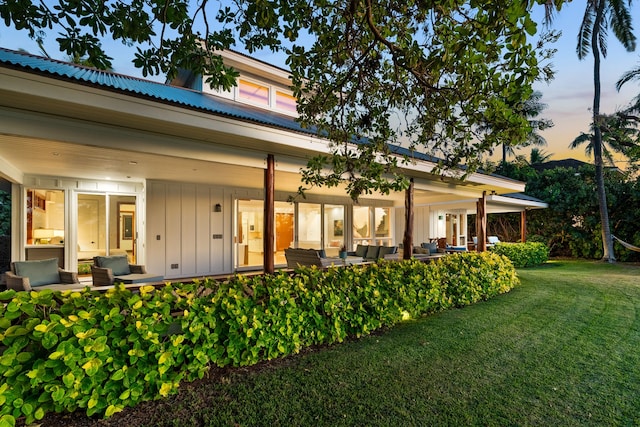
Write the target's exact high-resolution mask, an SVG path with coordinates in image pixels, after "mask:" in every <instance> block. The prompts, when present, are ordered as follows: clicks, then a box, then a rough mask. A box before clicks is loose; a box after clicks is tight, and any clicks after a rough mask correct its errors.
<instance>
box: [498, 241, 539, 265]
mask: <svg viewBox="0 0 640 427" xmlns="http://www.w3.org/2000/svg"><path fill="white" fill-rule="evenodd" d="M491 251H492V252H493V253H497V254H500V255H504V256H506V257H507V258H509V259H510V260H511V262H512V263H513V265H514V266H516V267H532V266H534V265H540V264H543V263H545V262H547V260H548V259H549V248H548V247H547V245H545V244H544V243H540V242H526V243H499V244H497V245H495V246H494V247H493V248H492V249H491Z"/></svg>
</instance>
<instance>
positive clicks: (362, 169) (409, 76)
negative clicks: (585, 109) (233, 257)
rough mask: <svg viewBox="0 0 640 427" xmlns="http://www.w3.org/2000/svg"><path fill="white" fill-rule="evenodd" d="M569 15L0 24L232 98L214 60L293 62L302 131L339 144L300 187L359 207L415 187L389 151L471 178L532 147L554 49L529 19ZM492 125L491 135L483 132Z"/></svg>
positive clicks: (316, 2) (528, 4)
mask: <svg viewBox="0 0 640 427" xmlns="http://www.w3.org/2000/svg"><path fill="white" fill-rule="evenodd" d="M562 3H563V0H532V1H525V0H521V1H513V2H501V1H459V0H458V1H436V2H430V3H424V2H422V1H415V0H410V1H406V0H405V1H397V0H388V1H385V2H374V1H372V0H343V1H339V2H326V1H325V0H313V1H308V0H293V1H291V0H286V1H285V0H272V1H264V0H236V1H234V2H233V3H229V4H225V3H218V2H211V1H208V0H198V1H192V2H189V1H187V0H131V1H127V2H125V1H116V2H102V1H97V0H59V1H58V2H55V3H54V2H51V3H47V2H33V1H25V0H4V1H3V2H2V3H0V16H1V17H2V19H3V20H4V21H5V24H6V25H8V26H14V27H15V28H17V29H21V30H25V31H28V32H29V34H30V35H31V36H32V37H34V38H36V39H41V38H42V37H44V36H45V35H46V34H47V33H48V32H50V31H57V32H58V38H57V39H56V40H57V41H58V43H59V45H60V47H61V49H62V50H63V51H65V52H66V53H67V55H70V56H72V57H87V58H88V60H89V61H90V62H91V63H92V64H94V65H96V66H98V67H102V68H108V67H110V66H111V58H110V57H109V56H108V55H107V53H106V52H105V51H104V49H103V48H102V45H101V38H105V37H108V36H110V37H112V38H113V39H115V40H120V41H122V42H123V43H125V44H128V45H136V46H137V53H136V55H135V59H134V63H135V65H136V66H137V67H139V68H140V69H141V70H142V73H143V74H144V75H147V74H158V73H164V74H167V75H168V77H169V78H171V77H172V76H174V75H175V74H176V73H177V71H178V70H179V69H180V68H186V69H191V70H194V71H195V72H197V73H200V74H202V75H206V76H210V77H209V80H208V82H209V83H210V84H211V85H213V86H218V87H223V88H225V89H229V88H230V87H231V86H232V85H233V84H235V77H237V73H236V72H235V71H233V70H231V69H229V68H227V67H225V66H224V65H223V64H222V61H221V59H220V57H219V56H217V55H216V53H215V51H216V50H220V49H226V48H229V47H232V46H234V45H235V44H237V45H240V46H242V47H244V48H245V49H247V50H248V51H249V52H254V51H256V50H258V49H265V48H266V49H272V50H278V51H282V52H284V53H285V54H286V56H287V65H288V66H289V67H290V70H291V74H292V77H293V89H294V92H295V95H296V97H298V99H299V113H300V120H301V122H302V123H303V124H304V125H306V126H309V127H313V128H315V129H317V131H318V132H319V133H320V134H321V135H322V136H326V137H328V138H329V139H330V140H331V141H333V143H334V145H333V147H332V150H331V153H330V154H331V155H328V156H321V157H318V158H315V159H313V160H312V161H311V162H310V164H309V167H308V168H307V170H306V171H305V173H304V175H303V180H304V181H305V183H306V185H329V186H332V185H338V184H344V183H346V184H347V185H348V188H347V189H348V192H349V193H350V194H351V196H352V197H354V198H357V197H358V196H359V195H360V194H363V193H369V192H372V191H380V192H383V193H387V192H389V191H392V190H398V189H403V188H406V186H407V185H408V182H407V180H406V178H405V177H404V176H403V175H402V174H400V173H397V169H396V167H397V166H399V165H400V164H401V163H402V162H405V161H411V159H410V158H403V157H399V156H397V154H396V153H394V152H393V151H392V150H391V149H390V146H389V143H394V144H404V147H408V148H410V149H411V150H415V151H419V152H424V153H428V154H430V155H434V156H437V157H438V158H440V159H441V161H440V163H439V167H440V168H453V167H457V166H458V165H459V164H460V163H466V165H467V167H468V169H466V170H467V171H468V172H471V171H473V170H474V169H475V168H476V167H477V166H478V164H479V160H478V159H479V158H480V154H482V153H486V152H490V151H491V150H492V149H493V148H494V147H495V146H497V145H498V144H500V143H501V142H502V141H506V140H509V141H513V143H514V144H515V143H518V142H523V141H525V140H526V139H527V136H528V135H529V134H530V131H531V125H530V123H529V122H528V121H527V119H526V117H524V116H523V113H522V110H523V105H524V104H523V103H526V102H527V100H528V99H530V97H531V95H532V89H531V85H532V83H533V82H534V80H536V79H537V78H540V77H541V76H547V77H548V76H549V75H550V69H549V68H547V67H545V65H546V64H545V63H544V62H545V60H546V59H548V56H549V54H550V50H547V49H546V48H545V46H544V43H545V41H548V39H546V38H545V37H541V38H540V43H539V44H534V43H533V41H532V40H533V36H534V35H535V34H536V31H537V30H538V28H537V25H536V23H535V22H533V21H532V19H531V17H530V11H531V8H532V7H533V6H534V5H535V4H545V5H546V6H547V7H554V6H555V7H556V8H560V6H561V4H562ZM49 4H50V6H49ZM487 122H489V123H490V124H491V130H490V131H489V132H479V131H478V126H479V125H480V124H481V123H487ZM354 143H355V144H354ZM409 157H411V156H409ZM327 170H329V173H326V171H327Z"/></svg>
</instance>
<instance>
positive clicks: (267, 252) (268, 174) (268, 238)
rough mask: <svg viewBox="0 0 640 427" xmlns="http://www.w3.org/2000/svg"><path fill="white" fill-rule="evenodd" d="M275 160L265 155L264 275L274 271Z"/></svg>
mask: <svg viewBox="0 0 640 427" xmlns="http://www.w3.org/2000/svg"><path fill="white" fill-rule="evenodd" d="M275 163H276V162H275V159H274V157H273V154H268V155H267V168H266V169H265V170H264V234H263V238H264V240H263V241H262V244H263V248H264V249H263V250H264V252H263V261H262V262H263V264H264V267H263V268H264V272H265V273H266V274H273V273H274V271H275V265H274V260H273V256H274V252H275V244H274V241H275V230H274V228H275V227H274V225H275V222H276V221H275Z"/></svg>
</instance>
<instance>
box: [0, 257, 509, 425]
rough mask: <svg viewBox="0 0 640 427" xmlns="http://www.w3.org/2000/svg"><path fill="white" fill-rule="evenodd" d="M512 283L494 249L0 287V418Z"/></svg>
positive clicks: (187, 376) (101, 400)
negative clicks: (179, 280)
mask: <svg viewBox="0 0 640 427" xmlns="http://www.w3.org/2000/svg"><path fill="white" fill-rule="evenodd" d="M517 283H518V279H517V277H516V275H515V270H514V268H513V265H512V264H511V262H510V261H509V260H508V259H506V258H505V257H502V256H500V255H498V254H495V253H489V252H487V253H482V254H478V253H461V254H455V255H450V256H446V257H443V258H441V259H439V260H437V261H435V262H433V263H431V264H424V263H421V262H417V261H406V262H404V261H403V262H380V263H378V264H371V265H363V266H355V267H353V268H330V269H327V270H320V269H318V268H315V267H312V268H301V269H299V270H297V271H296V272H295V273H294V274H287V273H284V272H283V273H279V274H275V275H265V276H254V277H248V276H237V277H234V278H232V279H230V280H227V281H225V282H215V281H212V280H203V281H201V282H195V283H189V284H173V285H169V284H168V285H167V286H165V287H163V288H159V289H154V288H153V287H150V286H149V287H142V288H140V290H139V292H138V293H132V292H130V291H128V290H126V289H124V288H123V287H115V288H114V289H111V290H109V291H107V292H106V293H100V292H97V291H91V290H90V289H89V288H86V289H85V290H83V291H81V292H72V291H66V292H52V291H50V290H42V291H39V292H36V291H32V292H15V291H13V290H8V291H4V292H2V293H0V302H1V303H2V304H1V305H0V341H1V342H2V347H0V375H1V377H2V380H1V382H0V425H13V424H14V423H15V420H16V419H17V418H21V417H24V419H25V422H26V423H27V424H29V423H32V422H34V421H35V420H39V419H41V418H42V417H43V416H44V415H45V413H47V412H50V411H55V412H64V411H69V412H71V411H75V410H83V411H85V412H86V413H87V414H88V415H89V416H94V415H98V416H104V417H109V416H110V415H112V414H113V413H115V412H118V411H120V410H122V409H123V408H124V407H126V406H133V405H135V404H137V403H139V402H141V401H144V400H151V399H157V398H160V397H164V396H167V395H169V394H171V393H174V392H175V391H176V389H177V388H178V386H179V384H180V382H181V381H185V380H186V381H191V380H194V379H196V378H202V377H203V376H204V374H205V373H206V372H207V370H208V369H209V367H210V366H211V365H217V366H243V365H251V364H255V363H257V362H259V361H262V360H268V359H273V358H277V357H282V356H285V355H289V354H292V353H297V352H299V351H300V350H301V349H302V348H304V347H308V346H311V345H315V344H330V343H335V342H341V341H343V340H344V339H345V338H347V337H350V336H353V337H359V336H363V335H367V334H369V333H370V332H372V331H374V330H376V329H379V328H381V327H384V326H391V325H394V324H396V323H398V322H400V321H401V320H403V319H408V318H412V317H414V318H415V317H418V316H422V315H425V314H428V313H432V312H436V311H440V310H445V309H447V308H450V307H454V306H455V307H461V306H464V305H467V304H472V303H474V302H477V301H481V300H485V299H487V298H490V297H492V296H494V295H497V294H499V293H503V292H507V291H509V290H510V289H511V288H512V287H513V286H515V285H516V284H517Z"/></svg>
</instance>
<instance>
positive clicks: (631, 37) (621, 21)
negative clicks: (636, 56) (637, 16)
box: [607, 0, 636, 52]
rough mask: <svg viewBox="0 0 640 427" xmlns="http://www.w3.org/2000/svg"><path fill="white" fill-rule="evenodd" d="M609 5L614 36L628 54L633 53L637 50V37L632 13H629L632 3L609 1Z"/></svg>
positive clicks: (618, 0)
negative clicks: (634, 31)
mask: <svg viewBox="0 0 640 427" xmlns="http://www.w3.org/2000/svg"><path fill="white" fill-rule="evenodd" d="M607 5H608V12H609V15H610V17H611V29H612V30H613V34H614V35H615V36H616V38H617V39H618V40H619V41H620V43H622V45H623V46H624V48H625V49H626V50H627V52H633V51H634V50H636V36H635V34H634V33H633V24H632V23H631V13H630V11H629V6H630V5H631V1H629V2H627V1H624V0H609V1H608V2H607Z"/></svg>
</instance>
